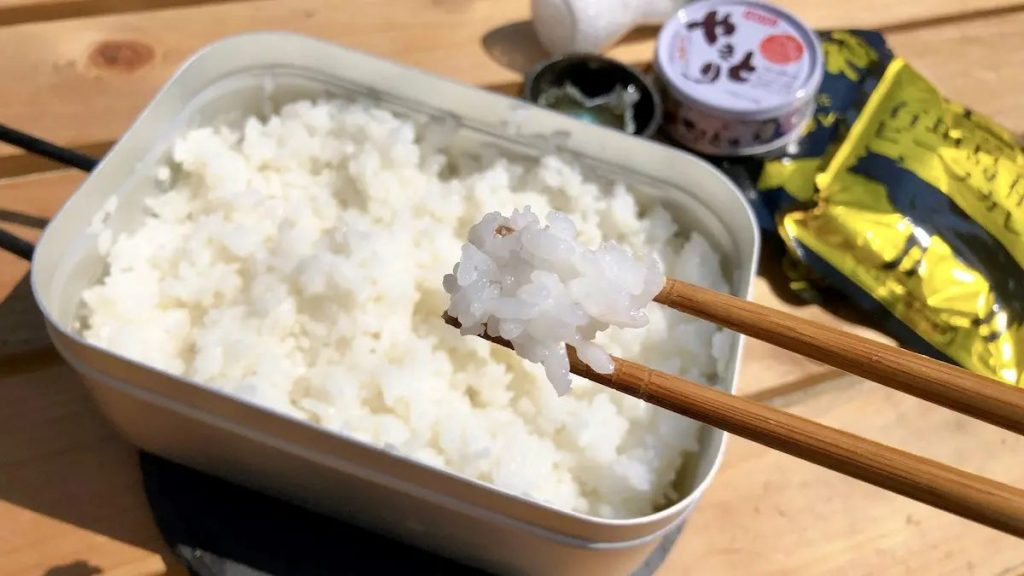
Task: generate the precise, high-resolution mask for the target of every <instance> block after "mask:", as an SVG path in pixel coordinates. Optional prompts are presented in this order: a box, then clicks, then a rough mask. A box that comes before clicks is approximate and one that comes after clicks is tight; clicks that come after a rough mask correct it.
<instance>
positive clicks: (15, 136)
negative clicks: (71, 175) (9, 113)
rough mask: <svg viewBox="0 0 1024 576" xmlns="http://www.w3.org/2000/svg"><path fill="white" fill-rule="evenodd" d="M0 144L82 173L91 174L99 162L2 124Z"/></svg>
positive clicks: (0, 126)
mask: <svg viewBox="0 0 1024 576" xmlns="http://www.w3.org/2000/svg"><path fill="white" fill-rule="evenodd" d="M0 142H6V143H8V144H10V145H12V146H17V147H18V148H21V149H22V150H25V151H26V152H31V153H32V154H37V155H39V156H42V157H43V158H49V159H50V160H53V161H54V162H60V163H61V164H64V165H65V166H71V167H72V168H78V169H79V170H81V171H83V172H91V171H92V169H93V168H95V167H96V164H97V163H98V162H99V161H98V160H96V159H95V158H90V157H88V156H86V155H85V154H80V153H78V152H75V151H74V150H69V149H67V148H62V147H60V146H56V145H54V144H51V143H49V142H47V141H45V140H40V139H39V138H36V137H35V136H30V135H28V134H25V133H24V132H20V131H18V130H15V129H14V128H11V127H9V126H4V125H3V124H0Z"/></svg>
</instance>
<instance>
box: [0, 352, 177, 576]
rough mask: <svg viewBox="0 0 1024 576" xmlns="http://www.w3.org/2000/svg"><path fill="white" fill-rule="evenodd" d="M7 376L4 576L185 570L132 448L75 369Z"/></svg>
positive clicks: (3, 399)
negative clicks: (161, 528) (164, 533)
mask: <svg viewBox="0 0 1024 576" xmlns="http://www.w3.org/2000/svg"><path fill="white" fill-rule="evenodd" d="M4 372H5V370H0V518H2V519H3V520H2V521H0V558H3V562H0V574H44V573H50V572H48V570H57V572H54V573H58V574H100V573H104V574H106V573H115V572H120V573H123V574H164V573H166V572H167V571H168V566H170V567H171V569H172V570H174V571H175V572H176V573H178V574H183V573H184V571H183V570H181V569H180V567H177V563H176V561H175V560H173V559H172V557H171V554H170V551H169V549H167V547H166V544H164V542H163V539H162V537H161V536H160V534H159V532H158V531H157V529H156V526H155V525H154V524H153V520H152V518H151V516H150V512H149V507H148V504H147V502H146V497H145V494H144V493H143V491H142V483H141V481H142V480H141V476H140V473H139V468H138V463H137V460H136V458H137V456H136V452H135V450H134V449H133V448H132V447H131V446H129V445H128V444H127V443H125V442H124V441H123V440H121V439H120V438H119V437H117V435H116V434H115V433H114V431H113V430H112V429H111V428H110V426H109V425H108V424H107V423H106V421H105V420H103V418H102V416H101V415H100V414H99V413H98V412H97V411H96V409H95V408H94V407H93V404H92V402H91V401H89V399H88V398H87V396H86V393H85V389H84V388H83V387H82V385H81V384H80V382H79V380H78V378H77V377H76V376H75V375H74V374H73V373H72V371H71V369H70V368H69V367H67V366H65V365H63V364H56V365H53V366H51V367H48V368H45V369H43V370H39V371H35V372H31V373H28V374H19V375H18V376H17V377H12V376H7V375H5V373H4ZM60 570H64V571H63V572H62V571H60Z"/></svg>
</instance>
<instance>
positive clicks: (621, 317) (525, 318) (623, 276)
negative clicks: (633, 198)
mask: <svg viewBox="0 0 1024 576" xmlns="http://www.w3.org/2000/svg"><path fill="white" fill-rule="evenodd" d="M576 235H577V232H576V225H575V224H573V221H572V219H571V218H569V217H568V216H566V215H565V214H563V213H561V212H558V211H555V210H552V211H551V212H549V213H548V215H547V225H541V222H540V218H538V217H537V215H536V214H534V213H533V211H532V210H531V209H530V207H529V206H526V207H525V208H524V209H523V210H518V209H517V210H513V211H512V214H511V215H510V216H502V215H501V214H500V213H498V212H490V213H488V214H486V215H484V217H483V218H482V219H481V220H480V222H478V223H476V224H474V225H473V227H472V228H470V229H469V242H467V243H465V244H463V245H462V257H461V258H460V259H459V261H458V262H456V263H455V266H454V267H453V268H452V273H451V274H446V275H445V277H444V280H443V285H444V290H445V292H447V293H448V294H449V295H450V296H451V300H450V302H449V305H448V314H450V315H451V316H453V317H455V318H456V319H458V321H459V323H460V325H461V328H460V331H461V332H462V334H473V335H481V334H483V333H484V332H485V331H486V332H487V335H488V336H500V337H501V338H504V339H505V340H508V341H509V343H511V344H512V348H513V349H514V350H515V351H516V354H519V355H520V356H522V357H523V358H525V359H527V360H529V361H531V362H536V363H538V364H540V365H542V366H544V372H545V373H546V374H547V377H548V380H550V381H551V384H552V385H554V387H555V391H556V392H558V395H559V396H562V395H564V394H568V393H569V390H570V387H571V385H572V380H571V379H570V377H569V356H568V354H567V352H566V348H565V345H566V344H570V345H572V346H573V348H575V349H576V353H577V355H578V356H579V358H580V360H582V361H583V362H584V363H585V364H586V365H587V366H589V367H590V368H592V369H594V370H595V371H597V372H598V373H600V374H611V373H612V372H614V371H615V365H614V363H613V362H612V359H611V356H609V355H608V352H606V351H605V350H604V348H601V346H600V345H599V344H595V343H594V338H595V337H596V336H597V334H598V333H599V332H601V331H602V330H606V329H608V328H609V326H618V327H621V328H643V327H644V326H646V325H647V322H648V320H647V312H646V310H645V309H646V308H647V305H648V304H650V303H651V301H652V300H653V299H654V296H655V295H657V294H658V292H659V291H661V288H662V287H663V286H664V285H665V274H664V273H663V272H662V269H661V262H659V261H658V259H657V258H655V257H654V256H653V255H652V254H648V255H647V256H646V257H645V258H644V259H643V260H642V261H641V260H638V259H637V258H636V257H635V256H634V255H633V254H631V253H630V252H629V250H627V249H626V248H624V247H623V246H621V245H620V244H618V243H616V242H602V243H601V245H600V246H598V247H597V248H588V247H586V246H584V245H582V244H580V242H579V241H578V240H577V238H576Z"/></svg>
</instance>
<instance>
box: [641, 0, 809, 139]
mask: <svg viewBox="0 0 1024 576" xmlns="http://www.w3.org/2000/svg"><path fill="white" fill-rule="evenodd" d="M654 61H655V70H656V72H657V75H658V80H659V83H660V85H661V89H662V91H663V92H664V97H663V100H664V108H665V115H664V123H663V128H664V131H665V132H666V133H667V135H668V136H669V137H671V138H672V139H673V140H675V141H676V142H677V143H678V144H679V145H681V146H684V147H686V148H689V149H691V150H694V151H696V152H699V153H701V154H706V155H710V156H727V157H728V156H733V157H735V156H759V155H767V154H770V153H772V152H774V151H776V150H779V149H782V148H785V146H786V145H787V144H789V143H790V142H792V141H794V140H796V139H797V138H798V137H799V136H800V134H801V132H802V131H803V128H804V126H805V125H806V123H807V121H808V120H809V119H810V118H811V116H812V115H813V114H814V110H815V96H816V94H817V92H818V88H819V87H820V86H821V80H822V77H823V75H824V65H823V57H822V53H821V43H820V42H819V41H818V35H817V34H815V33H814V32H813V31H812V30H810V29H809V28H808V27H807V26H806V25H804V24H803V23H802V22H800V21H799V20H798V19H797V18H796V17H794V16H793V15H792V14H790V13H788V12H786V11H784V10H781V9H779V8H775V7H774V6H769V5H767V4H762V3H760V2H750V1H746V0H702V1H700V2H695V3H693V4H689V5H688V6H686V7H685V8H683V9H681V10H679V11H678V12H677V13H676V14H675V15H674V16H673V17H672V18H670V19H669V20H668V22H666V23H665V24H664V26H662V28H661V32H660V33H659V34H658V43H657V48H656V53H655V58H654Z"/></svg>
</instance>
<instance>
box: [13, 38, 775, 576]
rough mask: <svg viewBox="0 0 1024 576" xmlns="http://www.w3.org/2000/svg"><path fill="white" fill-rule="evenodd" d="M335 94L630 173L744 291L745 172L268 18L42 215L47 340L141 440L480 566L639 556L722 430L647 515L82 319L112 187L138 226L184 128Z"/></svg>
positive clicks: (713, 459)
mask: <svg viewBox="0 0 1024 576" xmlns="http://www.w3.org/2000/svg"><path fill="white" fill-rule="evenodd" d="M331 96H338V97H369V98H372V99H373V100H374V101H376V102H377V103H378V104H379V105H381V106H383V107H385V108H389V109H392V110H394V111H395V112H397V113H399V114H402V115H405V116H407V117H412V118H414V119H419V120H423V121H428V122H429V121H435V120H436V121H438V122H440V123H442V124H443V125H446V126H449V127H451V128H453V129H454V131H453V132H452V133H453V136H452V138H453V139H452V146H453V148H455V149H459V148H464V149H466V150H475V151H480V150H494V151H496V152H500V153H502V154H507V155H510V156H518V157H530V156H538V155H540V154H543V153H548V152H558V153H560V154H564V155H566V156H568V157H570V158H572V159H573V160H575V161H576V162H578V163H579V164H580V166H581V168H582V169H583V170H584V172H585V173H586V174H587V175H588V177H590V178H595V179H606V180H607V179H615V180H621V181H623V182H625V183H627V184H628V185H629V186H631V187H632V189H633V190H634V191H635V192H636V193H637V194H638V195H641V196H646V197H648V198H652V199H654V200H656V201H659V202H662V203H663V204H664V205H665V207H666V208H668V209H669V211H670V212H671V213H672V214H673V216H674V217H675V218H677V219H678V221H679V223H680V224H681V226H682V227H683V228H684V229H687V230H697V231H699V232H701V233H702V234H704V235H705V236H706V237H707V238H708V240H709V241H710V242H711V243H712V244H713V246H715V247H716V248H717V249H718V250H719V251H720V253H721V254H722V255H723V261H724V265H725V271H726V273H727V276H729V277H730V280H731V285H732V289H733V293H734V294H736V295H739V296H743V297H748V296H749V292H750V289H751V281H752V278H753V275H754V273H755V263H756V260H757V255H758V251H759V237H758V232H757V229H756V227H755V224H754V219H753V216H752V214H751V211H750V209H749V207H748V206H747V205H746V203H745V202H744V200H743V198H742V197H741V194H740V192H739V191H738V190H737V189H736V188H735V186H734V185H733V184H732V183H731V182H729V181H728V180H727V179H726V178H725V176H724V175H722V174H721V173H720V172H719V171H717V170H715V169H714V168H713V167H711V166H710V165H709V164H708V163H706V162H704V161H703V160H701V159H699V158H697V157H695V156H693V155H690V154H688V153H685V152H682V151H679V150H676V149H672V148H669V147H667V146H663V145H660V144H656V143H653V142H650V141H647V140H643V139H640V138H636V137H632V136H628V135H625V134H622V133H619V132H615V131H613V130H610V129H607V128H603V127H599V126H594V125H589V124H586V123H583V122H580V121H577V120H574V119H571V118H568V117H566V116H563V115H560V114H557V113H555V112H552V111H549V110H545V109H541V108H538V107H535V106H534V105H532V104H529V103H526V102H522V101H519V100H515V99H512V98H508V97H505V96H501V95H497V94H493V93H490V92H487V91H485V90H482V89H477V88H473V87H469V86H464V85H460V84H457V83H454V82H451V81H448V80H445V79H442V78H439V77H436V76H432V75H429V74H426V73H424V72H420V71H418V70H414V69H411V68H408V67H406V66H402V65H400V64H396V63H394V62H390V61H386V60H381V59H379V58H375V57H371V56H368V55H366V54H362V53H359V52H355V51H351V50H347V49H345V48H342V47H340V46H337V45H333V44H330V43H327V42H323V41H318V40H315V39H311V38H307V37H303V36H298V35H293V34H287V33H276V32H266V33H256V34H248V35H244V36H237V37H232V38H228V39H225V40H222V41H220V42H217V43H215V44H213V45H211V46H209V47H207V48H205V49H204V50H202V51H201V52H199V53H198V54H197V55H195V56H194V57H193V58H192V59H191V60H190V61H189V62H187V63H186V64H185V65H184V66H183V67H182V68H181V69H180V70H179V71H178V72H177V74H176V75H175V76H174V77H173V78H172V79H171V80H170V81H169V82H168V83H167V85H166V86H165V87H164V88H163V89H162V91H161V92H160V93H159V94H158V95H157V96H156V98H155V99H154V100H153V102H152V103H150V105H149V106H148V107H147V108H146V109H145V110H144V111H143V112H142V114H141V115H140V116H139V118H138V119H137V120H136V122H135V124H134V125H133V126H132V127H131V128H130V129H129V130H128V132H127V133H126V134H125V135H124V137H123V138H122V139H121V140H120V141H119V142H118V143H117V145H116V146H115V147H114V148H113V150H111V152H110V153H109V155H108V156H107V157H106V158H105V159H104V160H103V162H102V163H101V164H100V166H99V167H98V168H97V169H96V170H95V172H93V173H92V174H91V175H90V176H89V178H88V179H87V180H86V181H85V182H84V183H83V184H82V186H81V187H80V188H79V189H78V190H77V191H76V192H75V194H74V195H72V197H71V198H70V199H69V200H68V201H67V203H66V204H65V205H64V207H63V208H62V209H61V210H60V212H59V213H58V214H57V215H56V216H55V217H54V218H53V220H52V221H51V223H50V224H49V226H48V227H47V228H46V231H45V233H44V235H43V238H42V240H41V241H40V243H39V245H38V248H37V250H36V252H35V258H34V260H33V266H32V288H33V291H34V293H35V297H36V299H37V300H38V302H39V305H40V307H41V309H42V310H43V312H44V315H45V318H46V322H47V327H48V330H49V334H50V336H51V338H52V339H53V342H54V344H55V346H56V347H57V349H58V350H59V351H60V353H61V354H62V355H63V357H64V358H65V359H66V360H67V361H68V362H69V363H70V364H71V365H72V366H73V367H74V368H75V370H77V371H78V372H79V373H80V374H81V375H82V377H83V379H84V381H85V383H86V385H87V387H88V389H89V390H90V392H91V394H92V396H93V397H94V398H95V400H96V402H97V403H98V405H99V406H100V408H101V409H102V411H103V413H104V414H105V415H106V417H107V418H108V419H109V420H110V421H111V422H112V423H113V424H114V425H115V426H116V427H117V428H118V429H119V430H120V432H121V433H122V434H123V435H124V437H125V438H127V439H128V440H129V441H130V442H132V443H134V444H135V445H137V446H139V447H140V448H142V449H145V450H148V451H150V452H153V453H155V454H158V455H161V456H163V457H166V458H168V459H171V460H174V461H177V462H180V463H182V464H185V465H188V466H192V467H194V468H197V469H200V470H203V471H206V472H209V473H212V474H215V475H218V476H221V477H224V478H227V479H230V480H233V481H235V482H238V483H240V484H243V485H247V486H250V487H253V488H256V489H258V490H262V491H264V492H267V493H271V494H274V495H277V496H280V497H282V498H285V499H287V500H290V501H293V502H296V503H299V504H301V505H304V506H307V507H310V508H312V509H315V510H318V511H322V512H325V513H328V514H332V515H335V516H339V517H342V518H345V519H347V520H349V521H351V522H353V523H356V524H359V525H362V526H365V527H367V528H369V529H371V530H374V531H377V532H381V533H384V534H387V535H390V536H392V537H395V538H398V539H401V540H404V541H406V542H409V543H412V544H415V545H417V546H420V547H423V548H426V549H429V550H432V551H435V552H438V553H440V554H442V555H445V556H448V557H452V558H455V559H458V560H461V561H463V562H466V563H468V564H471V565H475V566H478V567H481V568H484V569H486V570H490V571H494V572H498V573H508V574H544V575H555V574H633V573H638V570H640V568H641V566H642V565H643V564H644V562H645V559H647V558H648V557H649V556H651V554H652V552H653V551H655V549H656V548H657V546H658V544H659V543H660V542H662V541H663V540H665V539H666V538H670V537H674V535H675V534H676V533H677V529H678V528H679V527H680V525H681V524H682V522H683V520H684V519H685V517H686V516H687V515H688V514H689V513H690V511H691V510H692V509H693V506H694V504H695V503H696V502H697V500H698V499H699V498H700V496H701V494H702V493H703V491H704V489H705V488H706V486H707V485H708V482H709V481H710V479H711V477H712V475H713V474H714V472H715V469H716V467H717V466H718V463H719V461H720V459H721V457H722V450H723V442H724V435H723V434H722V433H721V432H720V431H718V430H715V429H713V428H711V427H707V426H705V427H704V429H703V430H702V432H701V440H700V450H699V452H698V453H697V454H696V455H693V456H692V457H691V458H688V459H687V462H688V464H686V465H685V466H684V467H683V469H682V470H680V472H679V477H678V487H679V493H680V494H683V495H685V497H684V498H683V499H682V500H680V501H679V502H677V503H675V504H674V505H672V506H670V507H668V508H666V509H664V510H661V511H659V512H657V513H655V514H651V515H649V516H645V517H642V518H635V519H630V520H605V519H600V518H595V517H590V516H586V515H581V514H576V513H571V512H566V511H562V510H558V509H555V508H552V507H550V506H546V505H543V504H539V503H536V502H533V501H531V500H528V499H525V498H522V497H519V496H515V495H512V494H509V493H507V492H504V491H501V490H499V489H496V488H494V487H492V486H489V485H487V484H484V483H481V482H477V481H474V480H470V479H467V478H463V477H461V476H458V475H456V474H452V473H449V472H445V471H442V470H438V469H435V468H432V467H429V466H426V465H424V464H420V463H417V462H415V461H413V460H410V459H406V458H404V457H401V456H398V455H395V454H393V453H389V452H387V451H384V450H382V449H379V448H376V447H373V446H370V445H367V444H364V443H362V442H360V441H357V440H354V439H351V438H347V437H344V436H341V435H338V434H335V433H332V432H328V431H325V430H322V429H320V428H317V427H316V426H314V425H311V424H308V423H305V422H301V421H298V420H294V419H291V418H289V417H287V416H283V415H280V414H278V413H275V412H272V411H269V410H267V409H263V408H261V407H258V406H256V405H253V404H249V403H247V402H246V401H243V400H240V399H237V398H234V397H231V396H228V395H225V394H222V393H220V392H217V391H214V390H211V389H208V388H205V387H203V386H201V385H197V384H196V383H194V382H189V381H187V380H184V379H182V378H178V377H175V376H172V375H170V374H167V373H164V372H161V371H158V370H155V369H152V368H149V367H147V366H144V365H141V364H139V363H136V362H134V361H131V360H128V359H126V358H124V357H121V356H118V355H116V354H113V353H111V352H107V351H105V350H102V349H100V348H97V347H95V346H93V345H91V344H88V343H86V342H85V341H83V340H82V339H81V338H80V337H79V336H78V335H77V333H76V329H75V319H76V311H77V309H78V301H79V297H80V295H81V293H82V291H83V290H84V289H85V288H86V287H88V286H90V285H92V284H94V283H95V282H97V281H98V280H99V279H100V278H101V277H102V274H103V272H104V263H103V259H102V257H101V256H100V254H99V253H98V251H97V248H96V245H97V242H96V240H95V236H94V235H91V234H90V233H89V232H88V230H87V229H88V228H89V226H90V221H91V220H92V219H93V217H94V215H95V214H96V213H97V212H98V211H99V210H100V209H101V207H102V206H103V205H104V203H105V202H106V201H107V200H108V198H109V197H110V196H112V195H114V196H117V197H118V208H117V210H116V211H115V212H114V214H113V216H112V217H111V219H110V221H109V225H110V226H111V227H112V228H113V229H114V230H115V231H120V230H128V229H131V228H132V226H133V225H134V223H137V222H139V220H140V218H141V217H142V214H143V210H142V203H141V200H142V199H143V198H145V197H146V196H147V195H150V194H153V193H155V191H156V181H155V176H154V174H155V171H156V166H157V165H158V163H159V162H160V161H161V160H162V159H165V158H166V157H167V155H168V154H169V149H170V146H171V144H172V142H173V140H174V138H175V137H176V136H178V135H180V134H181V133H182V132H183V131H184V130H186V129H188V128H190V127H194V126H197V125H202V124H206V123H213V122H217V121H222V120H224V119H225V118H231V117H233V116H234V117H238V118H241V117H243V116H245V115H250V114H263V113H266V112H267V102H268V100H267V99H268V98H269V99H270V101H271V102H273V104H274V105H275V106H276V105H280V104H282V103H284V102H287V101H291V100H295V99H298V98H318V97H331ZM440 281H441V279H440V278H438V282H440ZM441 312H442V310H438V322H440V321H441V319H440V314H441ZM741 345H742V338H740V337H739V336H736V335H733V341H732V342H731V359H730V361H729V363H728V369H727V370H726V372H725V374H724V375H723V378H722V383H721V384H720V385H721V386H722V388H723V389H726V390H729V391H732V390H733V387H734V385H735V380H736V373H737V367H738V366H737V364H738V358H739V353H740V348H741Z"/></svg>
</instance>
